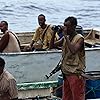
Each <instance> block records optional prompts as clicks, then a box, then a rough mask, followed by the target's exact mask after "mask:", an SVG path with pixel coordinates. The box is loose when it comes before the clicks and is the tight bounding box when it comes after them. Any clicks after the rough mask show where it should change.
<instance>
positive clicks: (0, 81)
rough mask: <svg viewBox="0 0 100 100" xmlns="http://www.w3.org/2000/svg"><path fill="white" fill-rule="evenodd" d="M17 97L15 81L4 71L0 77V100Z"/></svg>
mask: <svg viewBox="0 0 100 100" xmlns="http://www.w3.org/2000/svg"><path fill="white" fill-rule="evenodd" d="M17 97H18V90H17V85H16V80H15V79H14V77H13V76H12V75H11V74H10V73H9V72H8V71H6V70H4V72H3V73H2V74H1V75H0V100H6V99H7V100H10V99H13V98H17Z"/></svg>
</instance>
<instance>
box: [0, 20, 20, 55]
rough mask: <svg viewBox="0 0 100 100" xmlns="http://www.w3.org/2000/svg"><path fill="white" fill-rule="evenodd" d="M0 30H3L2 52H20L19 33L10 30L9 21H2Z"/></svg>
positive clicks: (0, 43)
mask: <svg viewBox="0 0 100 100" xmlns="http://www.w3.org/2000/svg"><path fill="white" fill-rule="evenodd" d="M0 30H1V32H3V34H4V35H3V36H2V38H1V39H0V52H3V53H9V52H20V51H21V50H20V42H19V39H18V37H17V35H16V34H15V33H13V32H11V31H9V30H8V23H7V22H6V21H1V23H0Z"/></svg>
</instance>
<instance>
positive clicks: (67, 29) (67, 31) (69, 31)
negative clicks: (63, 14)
mask: <svg viewBox="0 0 100 100" xmlns="http://www.w3.org/2000/svg"><path fill="white" fill-rule="evenodd" d="M74 30H75V27H74V26H73V25H72V24H71V22H70V21H67V22H64V28H63V32H64V34H67V35H71V34H72V33H73V31H74Z"/></svg>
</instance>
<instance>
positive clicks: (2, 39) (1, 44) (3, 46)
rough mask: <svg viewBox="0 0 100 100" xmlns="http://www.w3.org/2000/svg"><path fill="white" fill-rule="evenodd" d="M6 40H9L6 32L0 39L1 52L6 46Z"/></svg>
mask: <svg viewBox="0 0 100 100" xmlns="http://www.w3.org/2000/svg"><path fill="white" fill-rule="evenodd" d="M8 42H9V34H8V33H6V34H4V36H3V37H2V38H1V40H0V52H2V51H3V50H4V49H5V48H6V46H7V45H8Z"/></svg>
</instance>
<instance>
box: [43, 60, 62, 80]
mask: <svg viewBox="0 0 100 100" xmlns="http://www.w3.org/2000/svg"><path fill="white" fill-rule="evenodd" d="M59 70H61V59H60V61H59V62H58V64H57V65H56V67H55V68H54V69H53V70H52V71H51V72H50V73H49V75H45V77H46V78H47V79H49V78H50V77H51V76H52V75H53V74H55V73H57V72H58V71H59Z"/></svg>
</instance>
